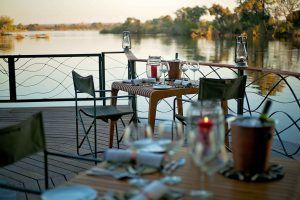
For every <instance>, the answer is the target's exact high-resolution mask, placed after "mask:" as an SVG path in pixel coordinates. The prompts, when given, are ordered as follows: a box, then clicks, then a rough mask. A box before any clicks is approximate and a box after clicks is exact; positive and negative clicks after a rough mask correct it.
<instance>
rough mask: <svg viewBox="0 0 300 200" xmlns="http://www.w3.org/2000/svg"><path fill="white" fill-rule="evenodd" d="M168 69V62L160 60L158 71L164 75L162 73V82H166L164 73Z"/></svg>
mask: <svg viewBox="0 0 300 200" xmlns="http://www.w3.org/2000/svg"><path fill="white" fill-rule="evenodd" d="M169 70H170V66H169V63H168V62H161V64H160V68H159V71H161V72H162V73H163V74H164V75H163V84H164V85H165V84H166V75H165V73H167V72H168V71H169Z"/></svg>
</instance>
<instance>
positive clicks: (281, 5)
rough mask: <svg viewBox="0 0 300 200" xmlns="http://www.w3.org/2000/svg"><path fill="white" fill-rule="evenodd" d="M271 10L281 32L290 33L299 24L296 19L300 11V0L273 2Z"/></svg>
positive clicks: (275, 0)
mask: <svg viewBox="0 0 300 200" xmlns="http://www.w3.org/2000/svg"><path fill="white" fill-rule="evenodd" d="M271 10H272V14H273V16H274V19H275V21H276V23H275V24H276V30H279V32H286V33H289V32H290V30H291V29H293V28H294V25H296V26H297V24H298V23H299V22H297V20H296V21H295V20H294V18H295V17H296V15H295V13H296V11H298V10H300V0H273V4H272V6H271ZM298 19H299V18H298ZM282 21H284V22H285V23H282Z"/></svg>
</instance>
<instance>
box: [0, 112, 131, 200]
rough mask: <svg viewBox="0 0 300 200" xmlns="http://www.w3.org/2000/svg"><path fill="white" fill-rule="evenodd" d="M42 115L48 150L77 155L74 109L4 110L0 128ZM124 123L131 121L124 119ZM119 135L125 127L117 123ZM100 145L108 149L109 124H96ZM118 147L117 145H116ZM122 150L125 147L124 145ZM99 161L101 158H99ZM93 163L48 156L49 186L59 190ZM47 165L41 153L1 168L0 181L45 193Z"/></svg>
mask: <svg viewBox="0 0 300 200" xmlns="http://www.w3.org/2000/svg"><path fill="white" fill-rule="evenodd" d="M39 111H42V112H43V121H44V128H45V134H46V142H47V149H48V150H49V151H55V152H60V153H67V154H73V155H74V154H76V134H75V130H76V127H75V108H74V107H45V108H41V107H36V108H24V107H22V108H1V109H0V127H4V126H9V125H13V124H15V123H17V122H20V121H22V120H25V119H26V118H27V117H29V116H30V115H32V114H34V113H36V112H39ZM124 120H125V122H128V121H129V117H127V118H124ZM118 126H119V133H120V135H121V134H122V131H123V126H122V124H121V122H119V123H118ZM97 132H98V134H97V143H98V148H99V150H105V149H107V148H108V140H109V138H108V123H105V122H102V121H97ZM90 141H91V143H92V147H94V146H93V144H94V143H93V141H94V138H93V136H92V135H91V136H90ZM114 146H115V147H116V146H117V145H116V141H114ZM121 147H125V146H124V145H121ZM88 150H89V148H88V144H87V142H85V143H84V144H83V152H88ZM99 156H100V158H101V157H102V155H101V154H99ZM93 165H94V163H93V162H86V161H79V160H74V159H66V158H61V157H56V156H49V176H50V178H51V181H50V186H51V187H53V186H58V185H61V184H63V183H65V179H67V180H69V179H71V178H72V177H74V176H75V175H76V174H78V173H79V172H82V171H84V170H86V169H88V168H90V167H91V166H93ZM43 178H44V161H43V154H42V153H38V154H36V155H32V156H30V157H27V158H24V159H22V160H21V161H18V162H17V163H15V164H13V165H10V166H8V167H5V168H0V179H4V180H7V181H8V182H10V183H12V184H17V185H22V183H24V184H25V185H26V187H28V188H31V189H39V187H41V188H42V189H44V180H43ZM27 196H28V198H29V199H35V196H32V195H27ZM17 199H26V196H25V194H22V193H19V192H18V194H17Z"/></svg>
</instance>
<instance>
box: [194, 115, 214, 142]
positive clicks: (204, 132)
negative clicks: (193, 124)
mask: <svg viewBox="0 0 300 200" xmlns="http://www.w3.org/2000/svg"><path fill="white" fill-rule="evenodd" d="M197 125H198V133H199V138H200V139H201V140H203V142H204V144H207V145H209V143H210V142H209V133H210V131H211V128H212V126H213V122H212V120H211V119H209V118H208V117H203V118H200V119H199V121H198V122H197Z"/></svg>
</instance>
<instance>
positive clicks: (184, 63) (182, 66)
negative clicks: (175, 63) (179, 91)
mask: <svg viewBox="0 0 300 200" xmlns="http://www.w3.org/2000/svg"><path fill="white" fill-rule="evenodd" d="M179 69H180V70H181V72H182V80H185V78H184V76H185V72H186V71H187V70H188V69H189V63H188V62H187V61H182V62H180V65H179Z"/></svg>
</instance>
